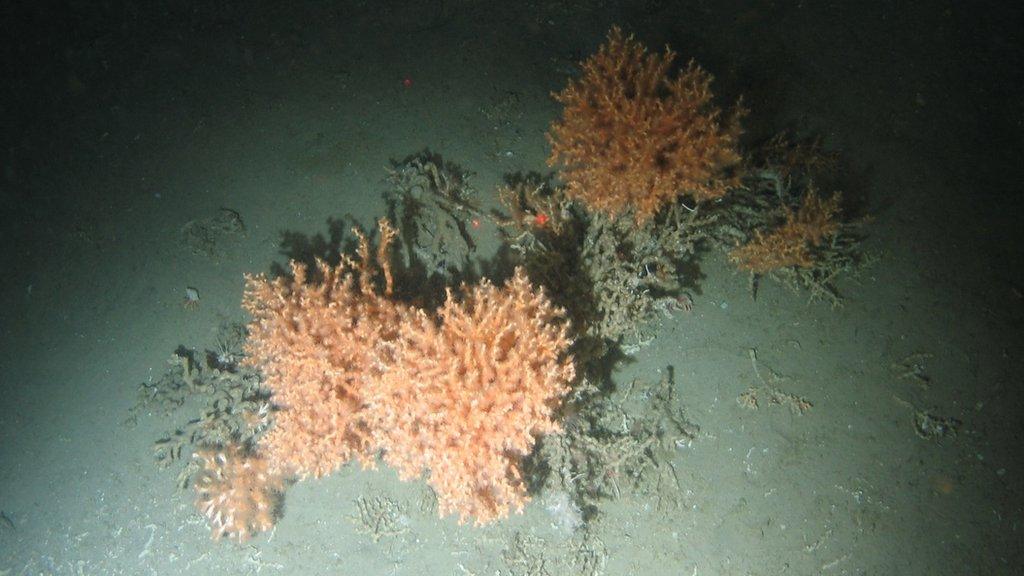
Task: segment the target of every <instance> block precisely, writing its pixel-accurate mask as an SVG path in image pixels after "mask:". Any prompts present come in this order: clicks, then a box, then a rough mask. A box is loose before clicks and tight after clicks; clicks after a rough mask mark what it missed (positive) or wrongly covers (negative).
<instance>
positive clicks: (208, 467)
mask: <svg viewBox="0 0 1024 576" xmlns="http://www.w3.org/2000/svg"><path fill="white" fill-rule="evenodd" d="M194 457H195V459H196V460H197V461H198V462H199V465H200V468H199V472H198V473H197V474H196V476H195V490H196V507H197V508H199V511H200V512H202V514H203V515H204V516H206V519H207V521H208V522H209V523H210V528H211V529H212V530H213V538H214V540H219V539H220V538H222V537H225V536H226V537H228V538H231V539H234V540H237V541H239V542H242V541H245V540H247V539H249V538H250V537H252V536H253V535H255V534H257V533H259V532H265V531H267V530H270V528H272V527H273V526H274V520H275V512H276V509H277V508H278V503H279V502H280V498H281V493H282V492H283V490H284V482H283V480H282V478H281V476H280V475H278V474H275V473H274V472H273V471H271V470H270V467H269V465H268V462H267V461H266V460H265V459H264V458H262V457H261V456H258V455H256V454H251V453H249V452H248V451H247V450H246V448H245V447H244V446H242V445H241V444H236V443H232V444H228V445H227V446H223V447H217V448H202V449H199V450H197V451H196V452H195V455H194Z"/></svg>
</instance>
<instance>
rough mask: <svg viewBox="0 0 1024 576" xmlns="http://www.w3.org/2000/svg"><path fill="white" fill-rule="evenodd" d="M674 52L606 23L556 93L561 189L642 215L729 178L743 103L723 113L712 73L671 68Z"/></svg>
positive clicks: (710, 191)
mask: <svg viewBox="0 0 1024 576" xmlns="http://www.w3.org/2000/svg"><path fill="white" fill-rule="evenodd" d="M675 56H676V55H675V53H674V52H672V51H671V50H666V52H665V54H662V55H659V54H648V53H647V50H646V48H644V47H643V46H642V45H641V44H640V43H639V42H637V41H635V40H634V39H633V37H632V36H624V35H623V33H622V31H621V30H620V29H619V28H618V27H615V28H612V30H611V32H610V33H609V34H608V41H607V43H606V44H604V45H603V46H601V48H600V49H599V50H598V52H597V53H596V54H594V55H593V56H591V57H590V58H588V59H587V60H586V61H585V62H583V74H582V77H581V78H580V79H578V80H574V81H570V83H569V86H568V87H566V88H565V89H564V90H563V91H562V92H560V93H558V94H556V95H555V99H556V100H557V101H558V102H560V103H561V104H562V105H564V106H565V109H564V111H563V114H562V118H561V120H559V121H557V122H555V123H554V124H553V125H552V126H551V130H550V132H549V133H548V140H549V142H550V143H551V156H550V157H549V159H548V163H549V165H551V166H555V165H561V166H562V167H563V172H562V176H563V178H564V180H565V183H566V194H567V195H568V196H569V197H570V198H573V199H578V200H581V201H582V202H584V203H585V204H586V205H587V206H588V207H590V208H591V209H593V210H598V211H602V212H605V213H608V214H610V215H612V216H614V215H618V214H620V213H623V212H625V211H627V210H629V209H632V210H633V215H634V217H635V219H636V220H637V221H638V222H642V221H646V220H648V219H650V218H651V217H652V216H653V215H654V214H656V213H657V212H658V210H659V209H660V208H661V207H663V206H664V205H666V204H668V203H670V202H673V201H675V200H676V199H677V198H678V197H679V196H680V195H688V196H690V197H691V198H693V199H694V200H696V201H698V202H700V201H705V200H712V199H715V198H719V197H721V196H722V195H723V194H725V192H726V190H727V189H728V188H730V187H731V186H734V185H736V184H738V175H737V174H735V172H736V169H737V167H738V165H739V164H740V162H741V159H742V158H741V156H740V154H739V152H738V151H737V140H738V138H739V134H740V124H739V120H740V117H741V116H742V108H740V107H737V108H736V111H735V112H734V113H733V114H731V115H730V116H729V117H728V118H722V112H721V110H720V109H718V108H717V107H716V106H714V104H712V95H711V90H710V84H711V75H710V74H708V73H707V72H705V71H704V70H703V69H702V68H700V67H699V66H697V65H696V64H694V63H692V62H691V63H690V64H689V65H688V66H687V67H686V69H684V70H683V71H682V72H681V73H680V74H679V75H678V76H676V77H675V78H672V77H670V75H669V70H670V68H671V66H672V63H673V61H674V60H675Z"/></svg>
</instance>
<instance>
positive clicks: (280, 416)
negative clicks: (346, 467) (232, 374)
mask: <svg viewBox="0 0 1024 576" xmlns="http://www.w3.org/2000/svg"><path fill="white" fill-rule="evenodd" d="M380 229H381V241H380V245H379V246H380V248H379V250H378V261H379V262H380V267H381V270H382V273H383V276H384V292H385V294H384V295H379V294H378V293H377V291H376V289H375V287H374V283H373V276H374V274H373V270H374V267H373V262H372V258H371V254H370V247H369V241H368V240H367V239H366V238H365V237H363V236H362V235H360V248H359V256H360V260H359V261H355V260H353V259H345V260H344V261H343V262H342V263H341V264H340V265H338V266H329V265H327V264H326V263H324V262H319V261H318V262H317V268H316V273H315V280H314V279H311V278H309V271H308V270H307V268H306V266H304V265H302V264H299V263H295V262H293V263H292V277H291V278H286V277H279V278H276V279H274V280H268V279H266V278H264V277H262V276H257V277H249V278H247V280H246V282H247V284H246V291H245V298H244V303H243V305H244V307H245V309H246V310H247V311H248V312H249V313H250V314H251V315H252V322H251V323H250V325H249V342H248V344H247V345H246V352H247V354H248V357H247V362H248V363H250V364H252V365H253V366H257V367H259V368H260V369H261V370H262V372H263V375H264V378H265V384H266V386H267V387H268V388H269V389H270V391H271V393H272V398H271V400H272V401H273V403H274V404H275V406H276V407H277V411H276V414H275V419H274V425H273V427H272V428H271V429H270V431H269V432H268V433H267V434H266V435H264V436H263V437H262V438H261V440H260V449H261V450H263V451H264V452H265V454H266V456H267V458H268V460H269V461H270V463H271V465H272V467H273V468H274V469H275V470H277V471H280V472H283V473H288V474H294V475H298V476H301V477H305V476H314V477H320V476H324V475H327V474H330V473H331V472H333V471H334V470H335V469H337V468H338V467H340V466H341V465H343V464H345V463H346V462H348V461H349V460H351V459H352V458H358V459H360V460H361V461H362V462H363V463H364V464H365V465H371V464H372V453H373V450H374V442H373V438H372V434H371V432H370V430H368V429H367V428H366V425H365V423H364V422H363V421H362V419H361V417H360V414H359V413H360V411H361V409H362V405H363V399H362V392H361V389H362V386H363V381H364V380H365V379H367V378H371V377H373V376H374V375H375V374H376V373H378V372H379V371H380V368H381V362H380V359H379V357H378V353H380V351H381V350H382V349H384V348H385V347H386V345H387V344H388V343H389V342H392V341H393V340H395V338H397V337H398V326H399V325H400V323H401V317H402V316H403V314H405V312H406V308H405V307H404V306H402V305H400V304H398V303H396V302H394V301H393V300H391V299H389V298H387V297H386V295H387V294H389V293H390V291H391V283H392V280H391V270H390V267H389V265H388V260H387V258H386V250H387V247H388V245H389V244H390V243H391V242H392V240H393V238H394V235H395V231H394V229H393V228H391V226H390V225H389V224H387V223H386V221H384V220H382V221H381V225H380ZM357 233H358V232H357ZM357 273H358V277H359V278H358V285H357V281H356V278H355V275H356V274H357Z"/></svg>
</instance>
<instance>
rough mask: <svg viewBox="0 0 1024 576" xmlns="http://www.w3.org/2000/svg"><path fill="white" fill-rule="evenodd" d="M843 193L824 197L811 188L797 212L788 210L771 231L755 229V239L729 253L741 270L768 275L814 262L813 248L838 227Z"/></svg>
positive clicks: (806, 266)
mask: <svg viewBox="0 0 1024 576" xmlns="http://www.w3.org/2000/svg"><path fill="white" fill-rule="evenodd" d="M839 198H840V196H839V194H838V193H837V194H833V195H832V197H830V198H829V199H827V200H822V199H821V197H820V196H818V194H817V192H816V191H815V190H814V189H813V188H812V189H809V190H808V191H807V192H806V193H805V194H804V196H803V198H802V199H801V203H800V208H799V209H798V210H797V211H795V212H794V211H793V210H789V209H786V210H785V215H786V219H785V221H784V222H783V223H782V225H781V226H779V227H778V228H776V229H774V230H772V231H770V232H767V233H765V232H762V231H760V230H758V231H755V232H754V237H753V239H752V240H751V241H750V242H748V243H747V244H745V245H743V246H740V247H737V248H736V249H735V250H733V251H732V252H730V253H729V258H730V260H732V261H733V262H734V263H735V264H736V266H737V267H739V268H740V269H741V270H747V271H749V272H752V273H754V274H764V273H767V272H771V271H773V270H778V269H780V268H790V267H801V268H808V267H811V266H813V265H814V263H815V259H814V256H813V254H812V250H813V249H814V248H815V247H816V246H818V245H819V244H821V242H822V241H823V240H824V239H825V238H826V237H828V236H830V235H832V234H834V233H835V231H836V230H837V228H838V222H837V220H836V215H837V213H838V212H839Z"/></svg>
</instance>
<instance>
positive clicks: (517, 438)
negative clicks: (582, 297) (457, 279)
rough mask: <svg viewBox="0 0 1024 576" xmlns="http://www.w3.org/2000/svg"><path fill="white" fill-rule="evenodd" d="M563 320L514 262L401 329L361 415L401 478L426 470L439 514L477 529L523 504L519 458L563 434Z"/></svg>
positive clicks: (566, 359) (568, 365) (566, 374)
mask: <svg viewBox="0 0 1024 576" xmlns="http://www.w3.org/2000/svg"><path fill="white" fill-rule="evenodd" d="M563 319H564V311H563V310H562V309H560V308H558V307H556V306H554V305H553V304H551V302H550V300H549V299H548V298H547V296H546V295H545V294H544V293H543V291H540V290H536V289H534V287H533V286H532V285H531V284H530V281H529V280H528V279H527V277H526V274H525V272H524V271H523V270H522V269H521V268H519V269H517V270H516V272H515V275H514V276H513V277H512V278H511V279H510V280H509V281H508V282H507V283H506V284H505V285H504V286H503V287H501V288H498V287H495V286H494V285H492V284H491V283H489V282H486V281H484V282H483V283H481V284H480V285H477V286H474V287H473V288H471V289H467V290H466V293H465V296H464V298H463V299H462V300H461V301H459V300H457V299H456V298H455V296H454V295H453V294H452V293H451V292H450V291H449V293H448V298H447V301H446V302H445V304H444V305H443V307H442V308H441V309H440V310H439V311H438V314H437V318H436V319H435V318H434V317H433V316H432V315H428V314H426V313H424V312H419V313H417V314H416V315H415V316H414V317H412V318H411V320H410V321H409V322H407V323H406V324H405V325H404V326H402V330H401V337H400V343H399V345H398V346H397V348H396V354H395V359H394V364H393V366H392V367H391V369H389V370H387V371H385V372H384V374H383V375H382V377H381V378H380V379H379V380H376V381H375V382H372V383H370V385H369V387H368V389H367V391H366V398H367V409H366V411H367V418H368V420H369V421H370V422H371V427H372V429H373V430H374V431H375V434H376V438H377V440H378V441H379V443H380V445H381V447H382V448H383V449H384V459H385V461H386V462H388V464H390V465H392V466H394V467H395V468H396V469H397V470H398V471H399V473H400V474H401V476H402V477H403V478H405V479H410V478H415V477H419V476H420V475H421V474H423V472H425V471H429V476H428V482H429V483H430V485H431V486H432V487H433V488H434V490H435V491H436V492H437V496H438V509H439V512H440V513H441V514H442V515H445V514H449V513H457V514H458V515H459V519H460V521H465V520H467V519H468V518H470V517H472V518H473V519H474V520H475V522H476V524H478V525H479V524H485V523H488V522H490V521H493V520H495V519H498V518H502V517H504V516H506V515H508V513H509V512H510V511H511V510H516V511H520V510H521V509H522V507H523V505H524V504H525V502H526V501H527V495H526V486H525V483H524V481H523V478H522V475H521V472H520V461H521V459H522V458H523V457H524V456H527V455H529V454H530V452H531V451H532V450H533V447H534V444H535V443H536V439H537V437H538V436H539V435H542V434H546V433H550V432H556V431H558V430H559V427H558V424H557V423H556V421H555V419H554V411H555V409H556V408H557V407H558V405H559V403H560V401H561V399H562V397H563V396H564V395H565V394H566V393H567V392H568V391H569V383H570V382H571V381H572V379H573V377H574V375H575V369H574V366H573V361H572V358H571V357H570V356H569V355H568V354H567V350H568V348H569V345H570V344H571V340H570V339H569V338H568V336H567V333H568V332H567V331H568V327H567V323H566V322H564V321H563Z"/></svg>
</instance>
